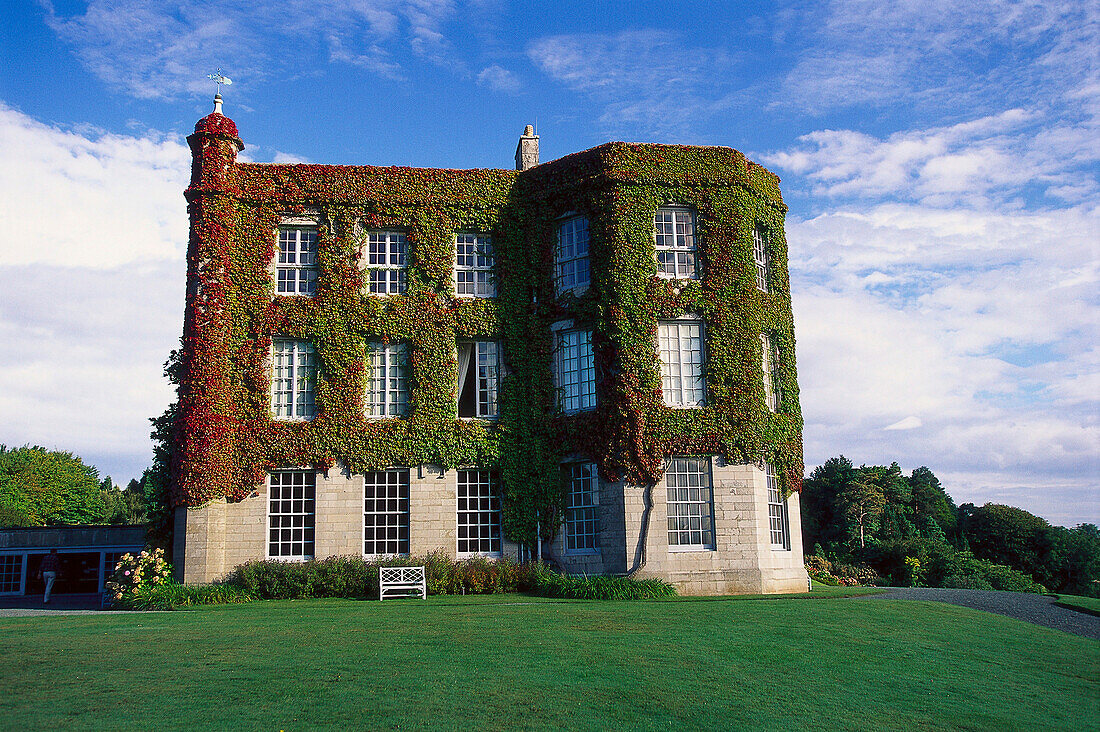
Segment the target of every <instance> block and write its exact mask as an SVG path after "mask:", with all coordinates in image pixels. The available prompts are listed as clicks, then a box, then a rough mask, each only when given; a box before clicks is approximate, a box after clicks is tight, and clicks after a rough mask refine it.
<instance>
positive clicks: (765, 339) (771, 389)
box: [760, 333, 779, 412]
mask: <svg viewBox="0 0 1100 732" xmlns="http://www.w3.org/2000/svg"><path fill="white" fill-rule="evenodd" d="M778 364H779V352H778V351H777V350H776V349H775V346H774V345H773V344H772V339H771V336H769V335H768V334H767V333H761V334H760V368H761V370H762V371H763V373H762V374H761V376H762V377H763V379H764V403H765V404H766V405H767V407H768V409H769V410H771V411H772V412H774V411H775V410H776V409H778V408H779V389H778V385H777V384H776V378H775V371H776V368H777V367H778Z"/></svg>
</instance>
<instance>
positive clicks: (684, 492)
mask: <svg viewBox="0 0 1100 732" xmlns="http://www.w3.org/2000/svg"><path fill="white" fill-rule="evenodd" d="M665 488H666V489H667V491H668V546H669V549H671V550H673V551H675V550H682V549H713V548H714V508H713V505H714V504H713V495H712V493H713V491H712V490H711V482H710V460H708V459H707V458H673V459H672V460H671V461H670V463H669V466H668V470H667V471H666V472H665Z"/></svg>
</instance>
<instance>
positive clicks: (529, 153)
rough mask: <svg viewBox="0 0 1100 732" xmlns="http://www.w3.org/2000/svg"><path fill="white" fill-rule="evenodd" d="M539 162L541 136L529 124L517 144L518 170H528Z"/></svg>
mask: <svg viewBox="0 0 1100 732" xmlns="http://www.w3.org/2000/svg"><path fill="white" fill-rule="evenodd" d="M538 164H539V136H538V135H536V134H535V128H534V127H532V126H531V125H527V126H526V127H524V128H523V135H522V136H521V137H520V138H519V144H518V145H516V170H527V169H529V168H533V167H535V166H536V165H538Z"/></svg>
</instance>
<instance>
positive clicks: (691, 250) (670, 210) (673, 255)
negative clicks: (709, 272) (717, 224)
mask: <svg viewBox="0 0 1100 732" xmlns="http://www.w3.org/2000/svg"><path fill="white" fill-rule="evenodd" d="M666 219H667V220H666ZM653 239H654V248H655V250H656V255H657V276H658V277H661V278H664V279H671V280H696V279H699V258H698V253H697V252H698V249H697V246H696V244H697V238H696V226H695V211H694V210H692V209H690V208H687V207H684V206H662V207H661V208H659V209H657V211H656V213H654V214H653Z"/></svg>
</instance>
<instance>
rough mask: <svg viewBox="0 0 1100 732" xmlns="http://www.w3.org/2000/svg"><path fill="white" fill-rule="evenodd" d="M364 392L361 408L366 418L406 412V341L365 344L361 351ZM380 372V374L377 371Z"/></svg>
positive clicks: (407, 382) (388, 416)
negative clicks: (364, 367) (364, 380)
mask: <svg viewBox="0 0 1100 732" xmlns="http://www.w3.org/2000/svg"><path fill="white" fill-rule="evenodd" d="M365 361H366V363H365V366H366V372H367V373H366V382H367V383H366V392H365V394H364V396H363V410H364V413H365V415H366V416H367V417H370V418H377V419H388V418H393V417H404V416H405V415H406V414H408V411H409V380H410V379H409V368H410V366H409V346H408V344H406V343H382V342H381V341H371V342H368V343H367V347H366V353H365ZM380 372H381V373H380Z"/></svg>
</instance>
